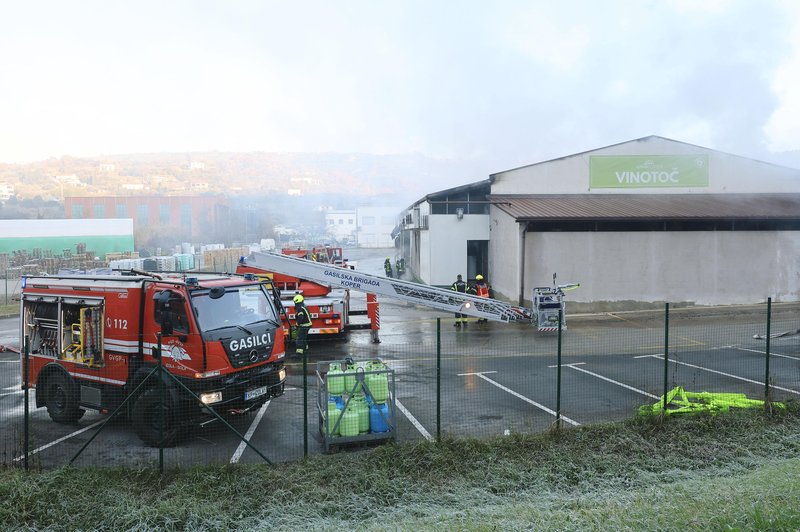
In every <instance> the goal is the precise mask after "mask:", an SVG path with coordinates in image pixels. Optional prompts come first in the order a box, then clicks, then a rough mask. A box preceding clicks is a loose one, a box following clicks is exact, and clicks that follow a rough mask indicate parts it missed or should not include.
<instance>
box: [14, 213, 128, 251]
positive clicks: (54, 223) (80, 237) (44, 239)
mask: <svg viewBox="0 0 800 532" xmlns="http://www.w3.org/2000/svg"><path fill="white" fill-rule="evenodd" d="M133 249H134V248H133V220H131V219H130V218H127V219H121V218H102V219H95V220H0V254H9V255H12V254H13V253H14V252H15V251H19V250H27V251H28V252H29V253H31V254H35V255H38V258H45V257H54V256H57V255H61V256H64V255H67V256H73V255H82V254H89V255H91V258H92V259H94V257H98V258H99V259H101V260H102V259H104V258H105V256H106V255H107V254H109V253H128V252H132V251H133ZM34 250H36V251H34ZM65 251H66V253H65Z"/></svg>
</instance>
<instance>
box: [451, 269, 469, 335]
mask: <svg viewBox="0 0 800 532" xmlns="http://www.w3.org/2000/svg"><path fill="white" fill-rule="evenodd" d="M450 288H451V289H452V290H455V291H456V292H461V293H462V294H470V293H472V292H473V290H472V287H470V286H469V285H468V284H467V283H466V282H464V280H463V279H462V278H461V274H460V273H459V274H458V276H457V277H456V282H454V283H453V284H452V285H451V286H450ZM453 325H454V326H455V327H461V326H462V325H463V326H464V327H466V326H467V315H466V314H461V313H459V312H456V322H455V323H454V324H453Z"/></svg>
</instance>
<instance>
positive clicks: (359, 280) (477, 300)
mask: <svg viewBox="0 0 800 532" xmlns="http://www.w3.org/2000/svg"><path fill="white" fill-rule="evenodd" d="M244 260H245V262H246V264H249V265H251V266H254V267H257V268H262V269H264V270H267V271H272V272H279V273H282V274H285V275H292V276H294V277H298V278H300V279H306V280H309V281H314V282H316V283H321V284H326V285H329V286H337V287H341V288H349V289H351V290H359V291H362V292H367V293H372V294H376V295H379V296H386V297H392V298H395V299H400V300H402V301H406V302H410V303H418V304H421V305H426V306H429V307H432V308H436V309H439V310H444V311H446V312H453V313H455V312H458V313H460V314H466V315H468V316H475V317H478V318H486V319H490V320H494V321H501V322H505V323H510V322H515V323H516V322H525V323H531V322H532V321H533V319H534V313H533V311H531V310H530V309H527V308H524V307H515V306H513V305H510V304H508V303H505V302H503V301H498V300H496V299H490V298H486V297H479V296H476V295H472V294H464V293H461V292H456V291H454V290H449V289H446V288H436V287H433V286H427V285H423V284H418V283H412V282H410V281H402V280H400V279H391V278H388V277H382V276H379V275H370V274H367V273H363V272H360V271H357V270H347V269H344V268H341V267H338V266H334V265H331V264H324V263H319V262H313V261H310V260H306V259H301V258H297V257H291V256H289V255H281V254H277V253H260V252H253V253H251V254H250V256H249V257H247V258H246V259H244Z"/></svg>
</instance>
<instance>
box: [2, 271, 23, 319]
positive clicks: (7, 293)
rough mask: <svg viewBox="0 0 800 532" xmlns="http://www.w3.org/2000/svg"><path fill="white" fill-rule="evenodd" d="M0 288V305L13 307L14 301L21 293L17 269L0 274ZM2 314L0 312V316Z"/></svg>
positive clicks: (20, 280)
mask: <svg viewBox="0 0 800 532" xmlns="http://www.w3.org/2000/svg"><path fill="white" fill-rule="evenodd" d="M0 283H2V284H1V285H0V286H1V287H2V288H1V289H2V296H0V305H3V306H8V305H13V304H14V302H15V300H16V299H18V298H19V295H20V292H22V277H21V275H20V270H19V269H6V270H5V271H3V272H0ZM2 314H3V312H2V311H0V315H2Z"/></svg>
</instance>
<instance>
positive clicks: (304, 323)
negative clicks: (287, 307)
mask: <svg viewBox="0 0 800 532" xmlns="http://www.w3.org/2000/svg"><path fill="white" fill-rule="evenodd" d="M292 301H294V322H295V325H296V327H297V339H296V340H295V344H294V345H295V351H294V352H295V353H296V354H298V355H303V354H305V353H306V352H308V330H309V329H310V328H311V313H310V312H309V311H308V309H307V308H306V304H305V303H304V302H303V301H305V298H304V297H303V296H302V295H300V294H297V295H296V296H294V298H293V299H292Z"/></svg>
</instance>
